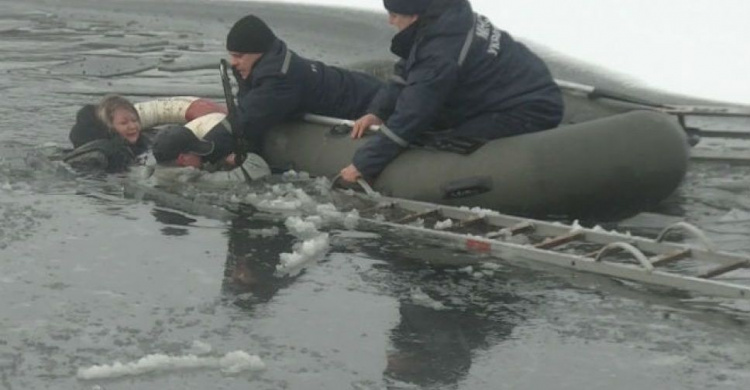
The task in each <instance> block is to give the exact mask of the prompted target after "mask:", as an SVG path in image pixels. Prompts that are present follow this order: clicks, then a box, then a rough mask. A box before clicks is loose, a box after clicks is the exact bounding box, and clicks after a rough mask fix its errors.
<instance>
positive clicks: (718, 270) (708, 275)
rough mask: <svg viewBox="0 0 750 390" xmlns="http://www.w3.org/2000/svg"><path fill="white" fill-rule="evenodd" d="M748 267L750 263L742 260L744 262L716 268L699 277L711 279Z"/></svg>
mask: <svg viewBox="0 0 750 390" xmlns="http://www.w3.org/2000/svg"><path fill="white" fill-rule="evenodd" d="M748 266H750V262H748V261H747V260H742V261H738V262H735V263H731V264H727V265H725V266H721V267H717V268H714V269H712V270H710V271H708V272H706V273H703V274H701V275H699V276H698V277H699V278H703V279H711V278H714V277H717V276H719V275H723V274H726V273H729V272H732V271H734V270H738V269H740V268H745V267H748Z"/></svg>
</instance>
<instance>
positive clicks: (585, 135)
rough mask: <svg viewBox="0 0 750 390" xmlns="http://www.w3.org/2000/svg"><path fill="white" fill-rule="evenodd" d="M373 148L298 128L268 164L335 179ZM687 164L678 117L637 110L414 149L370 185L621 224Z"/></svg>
mask: <svg viewBox="0 0 750 390" xmlns="http://www.w3.org/2000/svg"><path fill="white" fill-rule="evenodd" d="M366 141H367V137H365V138H364V139H360V140H356V141H355V140H352V139H351V138H350V137H349V134H348V128H346V127H344V128H342V127H341V126H335V125H326V124H323V123H322V122H321V123H311V122H310V121H304V120H302V121H296V122H289V123H286V124H283V125H281V126H278V127H277V128H275V129H272V130H271V131H269V134H268V136H267V138H266V140H265V144H264V148H263V150H264V156H263V157H264V158H266V160H267V162H268V164H269V165H270V166H271V167H273V168H276V169H282V170H283V169H294V170H298V171H305V172H308V173H310V174H311V175H313V176H327V177H329V178H333V177H335V176H336V175H337V174H338V173H339V171H340V170H341V169H342V168H343V167H345V166H346V165H348V164H349V163H350V162H351V159H352V156H353V155H354V152H355V151H356V149H357V148H358V147H359V146H360V145H362V143H363V142H366ZM688 158H689V145H688V142H687V139H686V135H685V132H684V130H683V128H682V127H681V126H680V125H679V123H677V121H676V120H675V119H674V118H673V117H671V116H669V115H667V114H664V113H659V112H655V111H646V110H636V111H630V112H625V113H622V114H616V115H612V116H607V117H603V118H598V119H594V120H590V121H586V122H582V123H576V124H569V125H564V126H561V127H558V128H556V129H552V130H547V131H542V132H538V133H533V134H526V135H521V136H515V137H509V138H503V139H497V140H494V141H490V142H487V143H486V144H484V145H483V146H481V147H480V148H479V149H477V150H476V151H474V152H473V153H471V154H469V155H461V154H457V153H451V152H445V151H437V150H428V149H421V148H411V149H408V150H406V151H405V152H403V153H402V154H401V155H399V157H397V158H396V159H395V160H394V161H393V162H391V163H390V164H389V165H388V167H386V169H385V170H384V171H383V172H382V173H381V175H380V176H378V177H377V178H376V179H375V180H374V181H373V182H372V183H371V185H372V188H373V189H374V190H376V191H377V192H379V193H381V194H383V195H386V196H391V197H396V198H405V199H413V200H419V201H424V202H431V203H438V204H445V205H452V206H467V207H480V208H486V209H492V210H496V211H500V212H505V213H510V214H515V215H523V216H537V217H551V216H568V217H575V218H585V217H594V216H595V217H604V216H613V217H616V216H623V215H627V214H631V213H634V212H638V211H642V210H644V209H648V208H650V207H653V206H655V205H656V204H658V203H659V202H661V201H662V200H664V199H665V198H667V197H668V196H669V195H670V194H672V193H673V192H674V190H675V189H676V188H677V187H678V186H679V184H680V182H681V181H682V179H683V177H684V175H685V173H686V170H687V165H688Z"/></svg>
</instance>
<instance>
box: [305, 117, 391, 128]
mask: <svg viewBox="0 0 750 390" xmlns="http://www.w3.org/2000/svg"><path fill="white" fill-rule="evenodd" d="M302 119H303V120H304V121H306V122H310V123H316V124H319V125H326V126H340V125H343V126H349V127H354V121H353V120H350V119H341V118H334V117H331V116H324V115H317V114H305V115H304V116H303V117H302ZM370 131H380V126H370Z"/></svg>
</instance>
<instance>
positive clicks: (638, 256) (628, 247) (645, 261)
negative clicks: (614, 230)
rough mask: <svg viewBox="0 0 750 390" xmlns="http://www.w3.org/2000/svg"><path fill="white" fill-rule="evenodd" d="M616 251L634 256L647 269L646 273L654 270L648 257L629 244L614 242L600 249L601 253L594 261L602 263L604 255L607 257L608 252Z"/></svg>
mask: <svg viewBox="0 0 750 390" xmlns="http://www.w3.org/2000/svg"><path fill="white" fill-rule="evenodd" d="M615 249H621V250H624V251H626V252H628V253H630V254H631V255H633V257H634V258H635V259H636V260H638V261H639V262H640V263H641V265H642V266H643V268H645V269H646V271H653V270H654V265H653V264H651V262H650V261H649V260H648V258H647V257H646V255H644V254H643V252H641V250H640V249H638V248H636V247H634V246H633V245H631V244H628V243H627V242H612V243H609V244H607V245H605V246H604V248H602V249H600V250H599V252H598V253H597V254H596V259H594V261H599V262H600V261H602V258H603V257H604V255H606V254H607V253H608V252H611V251H613V250H615Z"/></svg>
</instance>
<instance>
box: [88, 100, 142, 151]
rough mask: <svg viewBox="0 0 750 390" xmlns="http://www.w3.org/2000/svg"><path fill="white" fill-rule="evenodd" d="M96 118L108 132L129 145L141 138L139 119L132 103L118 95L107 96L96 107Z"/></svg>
mask: <svg viewBox="0 0 750 390" xmlns="http://www.w3.org/2000/svg"><path fill="white" fill-rule="evenodd" d="M97 116H98V117H99V120H101V121H102V123H104V124H105V125H106V126H107V128H108V129H109V131H111V132H112V133H114V134H117V135H119V136H120V137H122V138H123V139H124V140H125V141H127V142H128V143H129V144H131V145H135V144H136V143H137V142H138V139H139V138H140V136H141V118H140V116H139V115H138V111H137V110H136V109H135V106H134V105H133V103H131V102H130V101H129V100H128V99H125V98H124V97H122V96H119V95H107V96H105V97H104V98H103V99H102V101H101V102H99V106H98V107H97Z"/></svg>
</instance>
